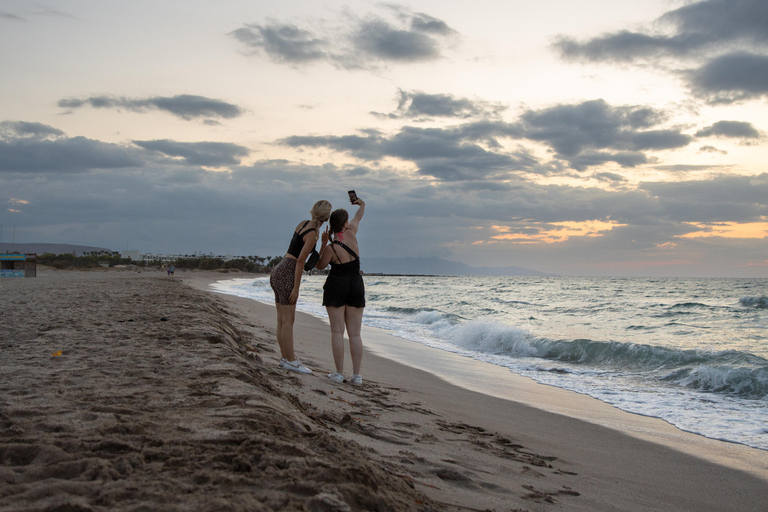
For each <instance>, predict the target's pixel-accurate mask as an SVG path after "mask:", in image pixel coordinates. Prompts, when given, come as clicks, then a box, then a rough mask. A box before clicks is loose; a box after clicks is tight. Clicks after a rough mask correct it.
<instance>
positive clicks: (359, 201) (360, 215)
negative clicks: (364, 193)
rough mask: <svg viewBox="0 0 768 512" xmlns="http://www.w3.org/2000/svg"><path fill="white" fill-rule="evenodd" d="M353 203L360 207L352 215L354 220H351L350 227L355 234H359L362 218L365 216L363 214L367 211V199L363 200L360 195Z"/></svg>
mask: <svg viewBox="0 0 768 512" xmlns="http://www.w3.org/2000/svg"><path fill="white" fill-rule="evenodd" d="M352 204H355V205H357V206H359V207H360V208H358V209H357V211H356V212H355V216H354V217H352V220H351V221H349V229H351V230H352V231H353V232H354V233H355V234H357V230H358V228H359V227H360V219H362V218H363V214H364V213H365V201H363V200H362V199H360V198H359V197H358V198H357V200H356V201H355V202H354V203H352Z"/></svg>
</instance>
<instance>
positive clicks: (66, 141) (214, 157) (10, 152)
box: [0, 121, 249, 173]
mask: <svg viewBox="0 0 768 512" xmlns="http://www.w3.org/2000/svg"><path fill="white" fill-rule="evenodd" d="M132 142H133V144H134V146H135V147H132V146H125V145H120V144H110V143H105V142H101V141H98V140H93V139H88V138H85V137H67V136H66V134H65V133H64V132H62V131H61V130H59V129H56V128H53V127H51V126H48V125H44V124H41V123H29V122H23V121H4V122H2V123H0V171H2V172H28V173H34V172H83V171H89V170H95V169H125V168H139V167H145V166H147V165H150V164H162V163H167V164H171V165H178V163H179V162H182V163H183V164H184V165H189V166H203V167H222V166H227V165H237V164H239V163H240V161H241V158H242V157H245V156H248V154H249V150H248V149H247V148H245V147H243V146H239V145H236V144H230V143H222V142H176V141H172V140H152V141H132ZM157 154H160V155H163V156H164V157H169V158H165V159H163V158H159V159H158V158H157V156H156V155H157Z"/></svg>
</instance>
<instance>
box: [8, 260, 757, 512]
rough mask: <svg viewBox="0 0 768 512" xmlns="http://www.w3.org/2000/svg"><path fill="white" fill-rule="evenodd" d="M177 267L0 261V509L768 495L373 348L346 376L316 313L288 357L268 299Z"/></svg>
mask: <svg viewBox="0 0 768 512" xmlns="http://www.w3.org/2000/svg"><path fill="white" fill-rule="evenodd" d="M177 274H178V273H177ZM181 275H182V276H183V279H179V277H175V278H169V277H167V276H166V275H165V274H162V273H159V272H152V271H144V272H141V273H139V272H135V271H125V272H117V271H111V272H61V271H60V272H55V271H42V272H40V273H39V277H37V278H35V279H6V280H3V281H0V510H2V511H15V510H19V511H21V510H24V511H27V510H40V511H44V510H45V511H59V512H64V511H90V510H94V511H95V510H119V511H128V510H131V511H133V510H222V511H226V510H256V511H261V510H303V511H312V512H314V511H358V510H375V511H401V510H402V511H406V510H414V511H437V510H446V511H453V510H497V511H511V510H517V511H530V512H534V511H550V510H574V511H577V510H583V511H591V510H628V511H629V510H633V511H634V510H638V511H639V510H740V511H742V510H764V508H761V507H764V505H765V498H766V497H768V483H766V481H764V480H761V479H758V478H754V477H752V476H750V475H748V474H746V473H742V472H739V471H735V470H732V469H728V468H723V467H719V466H716V465H714V464H710V463H706V462H703V461H700V460H698V459H695V458H693V457H690V456H687V455H683V454H679V453H676V452H674V451H673V450H670V449H668V448H664V447H660V446H657V445H654V444H652V443H647V442H644V441H641V440H637V439H634V438H630V437H628V436H625V435H624V434H622V433H620V432H615V431H612V430H609V429H606V428H603V427H600V426H596V425H592V424H589V423H586V422H583V421H579V420H576V419H573V418H567V417H564V416H559V415H555V414H551V413H546V412H543V411H539V410H536V409H532V408H529V407H526V406H523V405H520V404H515V403H514V402H509V401H506V400H500V399H497V398H492V397H489V396H485V395H481V394H477V393H473V392H470V391H467V390H463V389H461V388H457V387H454V386H451V385H450V384H448V383H446V382H444V381H442V380H440V379H438V378H436V377H434V376H431V375H429V374H426V373H424V372H421V371H418V370H414V369H412V368H408V367H405V366H403V365H399V364H397V363H394V362H392V361H387V360H385V359H383V358H377V357H376V356H375V355H372V354H367V355H366V359H365V363H364V366H365V369H367V371H366V372H365V376H366V381H365V383H364V384H363V385H362V386H360V387H355V386H351V385H348V384H337V383H334V382H332V381H330V380H329V379H327V378H326V377H325V374H326V373H327V372H329V371H331V364H332V363H331V360H332V358H331V354H330V350H329V347H328V332H327V326H325V325H324V324H323V323H322V322H320V321H319V320H317V319H313V318H311V317H308V316H306V315H300V318H298V320H297V326H296V336H297V350H298V352H299V354H300V356H301V357H302V359H303V360H304V362H305V364H307V365H308V366H309V367H311V368H312V369H313V370H315V373H314V374H313V375H306V376H305V375H296V374H291V373H286V372H284V371H283V370H280V369H278V367H277V364H276V363H277V360H278V358H279V354H278V353H276V352H275V348H276V342H275V341H274V340H275V338H274V318H273V316H274V311H273V310H272V307H271V306H267V305H264V304H258V303H256V302H253V301H250V300H247V299H240V298H237V297H232V296H225V295H216V294H212V293H208V292H205V291H203V290H205V289H206V286H207V283H209V282H211V281H212V280H214V279H215V278H216V277H218V276H217V275H216V274H213V273H211V274H208V275H203V276H202V277H201V275H200V274H197V273H194V274H193V273H182V274H181ZM185 281H186V282H185ZM187 283H189V284H192V285H193V286H192V287H190V286H188V284H187Z"/></svg>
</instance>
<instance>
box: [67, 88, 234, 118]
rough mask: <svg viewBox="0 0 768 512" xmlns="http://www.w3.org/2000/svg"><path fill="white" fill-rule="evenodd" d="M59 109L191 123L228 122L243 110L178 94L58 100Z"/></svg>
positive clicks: (220, 102) (218, 102)
mask: <svg viewBox="0 0 768 512" xmlns="http://www.w3.org/2000/svg"><path fill="white" fill-rule="evenodd" d="M58 104H59V106H60V107H62V108H72V109H74V108H81V107H84V106H90V107H93V108H125V109H128V110H130V111H133V112H145V111H147V110H160V111H163V112H168V113H170V114H173V115H175V116H177V117H180V118H182V119H184V120H187V121H190V120H193V119H199V118H202V119H206V120H214V119H217V118H218V119H232V118H235V117H239V116H241V115H243V113H244V110H243V109H241V108H240V107H238V106H237V105H233V104H231V103H227V102H225V101H222V100H215V99H211V98H206V97H204V96H194V95H190V94H180V95H177V96H172V97H160V96H156V97H152V98H143V99H139V98H125V97H114V96H91V97H89V98H82V99H78V98H67V99H62V100H59V103H58Z"/></svg>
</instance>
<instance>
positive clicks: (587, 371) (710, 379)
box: [215, 276, 768, 450]
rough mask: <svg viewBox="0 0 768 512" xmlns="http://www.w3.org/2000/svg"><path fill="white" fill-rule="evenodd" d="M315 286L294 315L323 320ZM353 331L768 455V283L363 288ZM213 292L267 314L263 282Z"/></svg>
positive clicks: (373, 280)
mask: <svg viewBox="0 0 768 512" xmlns="http://www.w3.org/2000/svg"><path fill="white" fill-rule="evenodd" d="M324 281H325V278H324V276H308V277H305V278H304V281H303V282H302V296H301V298H300V301H299V304H298V309H300V310H302V311H306V312H309V313H312V314H315V315H317V316H321V317H325V316H326V314H325V310H324V308H323V307H322V306H321V305H320V304H321V299H322V285H323V283H324ZM365 283H366V297H367V301H368V305H367V307H366V310H365V315H364V318H363V321H364V323H365V324H366V325H370V326H374V327H380V328H384V329H387V330H389V331H391V332H393V333H394V334H395V335H396V336H399V337H401V338H403V339H406V340H410V341H412V342H414V343H422V344H425V345H428V346H431V347H435V348H439V349H442V350H447V351H450V352H454V353H458V354H461V355H464V356H466V357H471V358H474V359H478V360H481V361H486V362H489V363H492V364H496V365H499V366H503V367H506V368H509V369H510V371H512V372H514V373H517V374H520V375H525V376H528V377H531V378H533V379H535V380H537V381H539V382H542V383H545V384H549V385H554V386H558V387H561V388H565V389H569V390H573V391H577V392H580V393H585V394H588V395H590V396H593V397H595V398H597V399H599V400H602V401H604V402H607V403H610V404H612V405H614V406H616V407H618V408H620V409H622V410H625V411H628V412H633V413H638V414H644V415H648V416H654V417H659V418H662V419H664V420H666V421H668V422H670V423H672V424H674V425H676V426H677V427H679V428H681V429H683V430H686V431H690V432H696V433H699V434H702V435H705V436H707V437H711V438H715V439H723V440H727V441H732V442H738V443H743V444H746V445H749V446H753V447H755V448H760V449H763V450H768V280H765V279H690V278H685V279H682V278H681V279H672V278H669V279H659V278H646V279H643V278H564V277H485V276H480V277H400V276H366V277H365ZM215 288H216V289H217V290H218V291H221V292H224V293H230V294H233V295H238V296H243V297H248V298H252V299H256V300H260V301H264V302H270V303H271V302H273V301H274V296H273V294H272V290H271V289H270V287H269V280H268V278H257V279H235V280H230V281H222V282H219V283H217V284H216V285H215Z"/></svg>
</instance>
